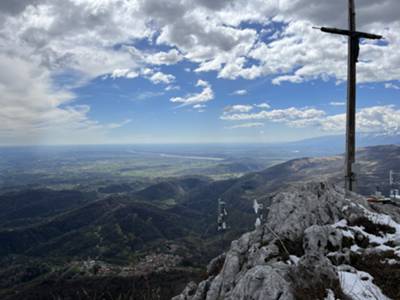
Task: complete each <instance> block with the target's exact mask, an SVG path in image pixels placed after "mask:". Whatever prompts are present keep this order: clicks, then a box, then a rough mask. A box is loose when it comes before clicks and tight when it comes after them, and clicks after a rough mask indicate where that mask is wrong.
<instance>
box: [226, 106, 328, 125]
mask: <svg viewBox="0 0 400 300" xmlns="http://www.w3.org/2000/svg"><path fill="white" fill-rule="evenodd" d="M323 116H325V112H324V111H322V110H317V109H315V108H295V107H290V108H286V109H274V110H269V111H267V110H262V111H260V112H256V113H235V114H228V113H226V112H224V114H223V115H222V116H221V119H222V120H226V121H244V120H269V121H272V122H284V123H289V122H292V121H295V120H314V119H317V118H321V117H323Z"/></svg>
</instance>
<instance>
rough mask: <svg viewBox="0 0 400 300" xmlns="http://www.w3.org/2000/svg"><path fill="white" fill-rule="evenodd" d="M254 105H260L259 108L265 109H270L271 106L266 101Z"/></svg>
mask: <svg viewBox="0 0 400 300" xmlns="http://www.w3.org/2000/svg"><path fill="white" fill-rule="evenodd" d="M254 106H256V107H258V108H263V109H269V108H270V107H271V106H270V105H269V104H268V103H266V102H264V103H260V104H255V105H254Z"/></svg>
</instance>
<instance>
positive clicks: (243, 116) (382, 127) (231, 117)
mask: <svg viewBox="0 0 400 300" xmlns="http://www.w3.org/2000/svg"><path fill="white" fill-rule="evenodd" d="M220 118H221V120H225V121H250V120H264V121H270V122H277V123H283V124H285V125H287V126H289V127H293V128H307V127H313V128H319V129H321V130H322V131H324V132H327V133H343V132H344V131H345V128H346V114H345V113H343V114H336V115H328V114H327V113H326V112H325V111H322V110H317V109H314V108H294V107H290V108H285V109H272V110H262V111H259V112H255V113H232V112H227V111H225V110H224V112H223V114H222V115H221V117H220ZM356 124H357V131H358V132H360V133H373V134H377V135H397V134H399V133H400V110H399V109H397V108H396V107H395V106H394V105H384V106H373V107H367V108H362V109H360V110H359V111H358V112H357V115H356Z"/></svg>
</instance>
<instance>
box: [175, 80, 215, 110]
mask: <svg viewBox="0 0 400 300" xmlns="http://www.w3.org/2000/svg"><path fill="white" fill-rule="evenodd" d="M196 86H197V87H202V88H203V90H202V91H201V92H200V93H197V94H189V95H186V96H184V97H174V98H171V99H170V101H171V102H173V103H181V106H187V105H196V104H202V103H206V102H209V101H211V100H213V99H214V92H213V90H212V88H211V85H210V84H209V83H208V82H207V81H204V80H201V79H200V80H198V81H197V84H196Z"/></svg>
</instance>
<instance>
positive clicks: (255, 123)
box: [227, 122, 264, 129]
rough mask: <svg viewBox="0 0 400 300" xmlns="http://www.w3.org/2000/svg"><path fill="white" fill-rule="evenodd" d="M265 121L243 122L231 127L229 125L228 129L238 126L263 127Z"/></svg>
mask: <svg viewBox="0 0 400 300" xmlns="http://www.w3.org/2000/svg"><path fill="white" fill-rule="evenodd" d="M263 126H264V123H260V122H253V123H243V124H239V125H233V126H230V127H227V128H228V129H238V128H257V127H263Z"/></svg>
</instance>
